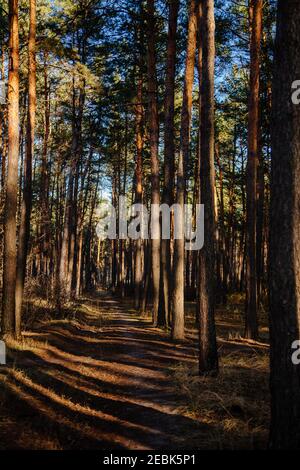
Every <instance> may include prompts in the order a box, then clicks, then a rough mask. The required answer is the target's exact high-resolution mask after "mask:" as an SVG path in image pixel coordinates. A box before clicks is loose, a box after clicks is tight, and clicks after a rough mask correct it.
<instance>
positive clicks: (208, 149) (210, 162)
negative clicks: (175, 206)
mask: <svg viewBox="0 0 300 470" xmlns="http://www.w3.org/2000/svg"><path fill="white" fill-rule="evenodd" d="M203 31H204V34H203V81H202V103H203V107H202V125H201V184H200V188H201V191H200V192H201V203H202V204H204V207H205V215H204V234H205V242H204V247H203V248H202V250H201V251H200V273H199V274H200V275H199V303H198V308H199V371H200V374H205V373H217V371H218V354H217V344H216V329H215V320H214V301H215V275H214V272H215V250H216V227H215V169H214V61H215V19H214V0H204V1H203Z"/></svg>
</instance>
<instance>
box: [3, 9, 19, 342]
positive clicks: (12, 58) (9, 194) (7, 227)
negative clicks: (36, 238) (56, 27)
mask: <svg viewBox="0 0 300 470" xmlns="http://www.w3.org/2000/svg"><path fill="white" fill-rule="evenodd" d="M18 160H19V25H18V0H10V1H9V72H8V168H7V183H6V201H5V213H4V269H3V295H2V330H1V333H2V335H12V334H13V333H14V328H15V290H16V267H17V257H16V254H17V248H16V213H17V194H18Z"/></svg>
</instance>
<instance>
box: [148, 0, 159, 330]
mask: <svg viewBox="0 0 300 470" xmlns="http://www.w3.org/2000/svg"><path fill="white" fill-rule="evenodd" d="M147 32H148V64H147V65H148V106H149V109H148V112H149V134H150V157H151V205H152V207H151V259H152V262H151V266H152V285H153V293H152V294H153V311H152V318H153V324H154V325H155V326H156V325H157V321H158V307H159V281H160V220H159V203H160V187H159V160H158V139H159V123H158V109H157V79H156V56H155V41H156V22H155V9H154V0H147Z"/></svg>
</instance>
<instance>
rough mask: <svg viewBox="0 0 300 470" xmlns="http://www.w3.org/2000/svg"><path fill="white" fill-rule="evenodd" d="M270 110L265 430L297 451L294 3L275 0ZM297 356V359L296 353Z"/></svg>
mask: <svg viewBox="0 0 300 470" xmlns="http://www.w3.org/2000/svg"><path fill="white" fill-rule="evenodd" d="M277 8H278V18H277V34H276V46H275V67H274V83H273V111H272V171H271V208H270V253H269V289H270V340H271V341H270V344H271V432H270V446H271V447H272V448H275V449H279V448H281V449H289V448H290V449H299V447H300V365H296V363H295V364H294V363H293V361H292V353H293V349H292V344H293V342H294V341H296V340H297V341H299V338H300V331H299V330H300V210H299V208H300V188H299V180H300V105H299V104H293V101H292V91H291V87H292V84H293V81H294V80H297V79H299V70H300V55H299V50H300V29H299V24H300V4H299V3H298V2H295V1H294V0H279V2H278V7H277ZM298 356H299V355H298Z"/></svg>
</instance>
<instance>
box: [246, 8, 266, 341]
mask: <svg viewBox="0 0 300 470" xmlns="http://www.w3.org/2000/svg"><path fill="white" fill-rule="evenodd" d="M262 8H263V0H250V13H251V14H250V17H251V43H250V97H249V113H248V162H247V176H246V187H247V209H246V230H247V237H246V240H247V242H246V250H247V258H246V262H247V264H246V325H245V337H246V338H250V339H255V338H256V337H257V334H258V328H257V273H256V267H257V266H256V211H257V187H256V185H257V166H258V134H259V65H260V42H261V31H262Z"/></svg>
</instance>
